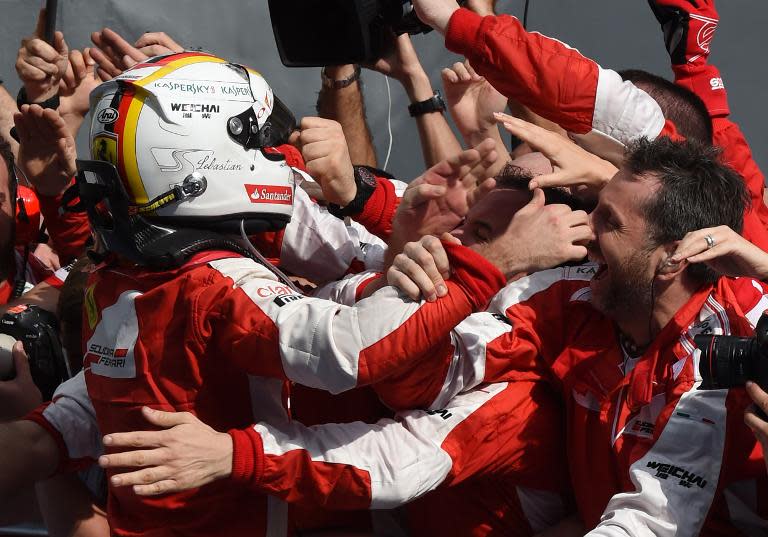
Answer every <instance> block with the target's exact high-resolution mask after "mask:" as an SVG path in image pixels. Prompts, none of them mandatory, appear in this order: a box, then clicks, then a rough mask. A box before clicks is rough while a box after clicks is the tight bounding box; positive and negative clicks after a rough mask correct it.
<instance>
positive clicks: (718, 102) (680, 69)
mask: <svg viewBox="0 0 768 537" xmlns="http://www.w3.org/2000/svg"><path fill="white" fill-rule="evenodd" d="M672 71H673V72H674V73H675V83H676V84H680V85H681V86H683V87H684V88H688V89H689V90H691V91H692V92H693V93H695V94H696V95H698V96H699V98H701V100H702V101H704V104H705V105H706V106H707V110H708V111H709V115H710V116H712V117H713V118H716V117H725V116H728V115H730V114H731V109H730V106H729V105H728V92H727V91H726V90H725V85H724V84H723V79H722V76H721V75H720V71H719V70H718V69H717V67H715V66H714V65H708V64H706V63H703V62H697V63H686V64H683V65H673V66H672Z"/></svg>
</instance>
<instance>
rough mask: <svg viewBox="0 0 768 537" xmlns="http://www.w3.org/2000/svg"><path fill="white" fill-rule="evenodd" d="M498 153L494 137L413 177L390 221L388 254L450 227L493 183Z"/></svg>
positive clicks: (444, 231) (392, 253)
mask: <svg viewBox="0 0 768 537" xmlns="http://www.w3.org/2000/svg"><path fill="white" fill-rule="evenodd" d="M497 158H498V153H497V151H496V144H495V142H494V141H493V140H486V141H484V142H483V143H481V144H479V145H478V146H477V147H475V148H473V149H469V150H467V151H462V152H461V153H459V154H458V155H456V156H454V157H452V158H450V159H448V160H445V161H443V162H441V163H439V164H437V165H436V166H433V167H432V168H430V169H429V170H427V171H426V172H424V174H423V175H421V176H420V177H418V178H417V179H415V180H413V181H412V182H411V183H410V184H409V185H408V188H407V189H406V191H405V193H404V194H403V199H402V201H401V202H400V205H399V206H398V208H397V212H396V213H395V218H394V220H393V222H392V236H391V237H390V240H389V250H388V256H389V258H390V259H391V258H393V257H394V256H395V255H396V254H398V253H399V252H400V251H401V250H402V248H403V246H404V245H405V244H406V243H408V242H411V241H417V240H419V239H420V238H421V237H423V236H425V235H435V236H440V235H442V234H443V233H446V232H449V231H451V230H453V229H454V228H455V227H456V226H457V225H459V223H460V222H461V220H462V219H463V218H464V216H465V215H466V214H467V211H468V210H469V208H470V207H471V206H472V205H474V204H475V203H476V202H477V201H478V200H479V199H480V198H482V197H483V196H484V195H485V194H487V193H488V192H490V191H491V190H492V189H493V187H494V186H495V185H496V181H495V180H494V179H493V178H492V177H491V173H490V170H491V169H492V168H493V166H494V164H495V162H496V159H497Z"/></svg>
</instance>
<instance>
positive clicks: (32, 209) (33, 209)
mask: <svg viewBox="0 0 768 537" xmlns="http://www.w3.org/2000/svg"><path fill="white" fill-rule="evenodd" d="M16 198H17V201H16V230H15V233H16V236H15V237H14V239H15V241H16V245H17V246H26V245H27V244H32V243H33V242H39V240H40V239H38V237H39V236H40V200H38V199H37V194H35V191H34V190H32V189H31V188H29V187H26V186H24V185H19V186H18V187H17V192H16ZM22 203H23V204H24V213H25V216H24V217H22V215H21V206H22Z"/></svg>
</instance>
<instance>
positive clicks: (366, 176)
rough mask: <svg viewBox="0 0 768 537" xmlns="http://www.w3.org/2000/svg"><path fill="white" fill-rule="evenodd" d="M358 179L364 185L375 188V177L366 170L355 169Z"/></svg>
mask: <svg viewBox="0 0 768 537" xmlns="http://www.w3.org/2000/svg"><path fill="white" fill-rule="evenodd" d="M356 171H357V177H358V179H359V180H360V181H361V182H363V183H365V184H366V185H368V186H370V187H372V188H376V176H375V175H373V174H372V173H371V171H370V170H367V169H366V168H356Z"/></svg>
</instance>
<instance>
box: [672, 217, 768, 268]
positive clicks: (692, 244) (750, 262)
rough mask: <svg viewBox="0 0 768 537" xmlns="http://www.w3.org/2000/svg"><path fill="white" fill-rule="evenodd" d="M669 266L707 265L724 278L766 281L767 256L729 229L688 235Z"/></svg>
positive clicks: (719, 227) (721, 227) (709, 229)
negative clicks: (682, 264) (743, 277)
mask: <svg viewBox="0 0 768 537" xmlns="http://www.w3.org/2000/svg"><path fill="white" fill-rule="evenodd" d="M669 262H670V263H675V264H677V263H706V264H707V265H708V266H709V267H710V268H712V269H713V270H714V271H716V272H718V273H720V274H722V275H724V276H731V277H739V276H748V277H752V278H757V279H759V280H765V279H768V253H767V252H764V251H763V250H761V249H760V248H758V247H757V246H755V245H754V244H752V243H751V242H749V241H748V240H747V239H745V238H744V237H742V236H741V235H739V234H738V233H736V232H735V231H734V230H732V229H731V228H729V227H728V226H718V227H713V228H705V229H699V230H697V231H692V232H690V233H687V234H686V235H685V237H683V240H681V241H680V244H678V246H677V249H676V250H675V253H674V254H673V255H672V257H671V258H670V259H669Z"/></svg>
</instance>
